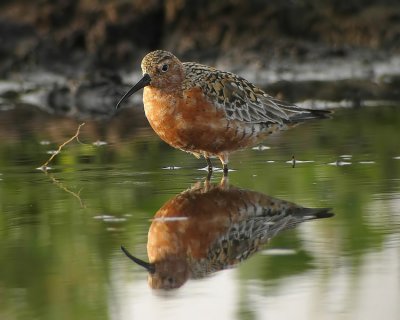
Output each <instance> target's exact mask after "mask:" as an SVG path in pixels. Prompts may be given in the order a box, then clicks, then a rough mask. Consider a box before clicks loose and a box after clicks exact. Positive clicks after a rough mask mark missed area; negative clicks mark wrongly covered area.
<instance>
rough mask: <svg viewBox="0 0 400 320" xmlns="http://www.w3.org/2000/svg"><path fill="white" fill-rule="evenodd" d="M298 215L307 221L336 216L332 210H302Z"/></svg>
mask: <svg viewBox="0 0 400 320" xmlns="http://www.w3.org/2000/svg"><path fill="white" fill-rule="evenodd" d="M297 214H299V215H301V216H303V217H304V219H305V220H314V219H324V218H330V217H333V216H334V215H335V214H334V213H333V212H332V209H331V208H302V210H300V212H297Z"/></svg>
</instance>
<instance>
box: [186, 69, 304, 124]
mask: <svg viewBox="0 0 400 320" xmlns="http://www.w3.org/2000/svg"><path fill="white" fill-rule="evenodd" d="M183 65H184V67H185V71H186V79H187V82H186V83H185V84H184V86H188V87H189V86H192V87H193V86H197V87H201V89H202V91H203V92H204V94H205V95H206V96H207V97H208V98H209V99H210V100H211V101H212V102H213V103H214V104H215V105H216V106H217V107H220V108H222V109H223V110H225V113H226V116H227V118H228V119H230V120H240V121H244V122H248V123H283V122H285V121H290V120H289V119H290V117H291V116H293V114H296V113H302V112H304V111H305V110H303V109H301V108H298V107H297V106H295V105H293V104H289V103H286V102H283V101H280V100H278V99H275V98H273V97H271V96H270V95H268V94H267V93H265V92H264V91H263V90H261V89H259V88H257V87H256V86H254V85H253V84H252V83H250V82H249V81H247V80H246V79H244V78H242V77H240V76H237V75H235V74H233V73H230V72H224V71H219V70H217V69H215V68H211V67H208V66H205V65H201V64H198V63H193V62H185V63H184V64H183Z"/></svg>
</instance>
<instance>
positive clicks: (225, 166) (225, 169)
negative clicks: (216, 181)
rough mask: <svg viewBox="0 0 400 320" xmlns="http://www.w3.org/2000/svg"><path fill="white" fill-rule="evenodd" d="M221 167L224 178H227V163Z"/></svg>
mask: <svg viewBox="0 0 400 320" xmlns="http://www.w3.org/2000/svg"><path fill="white" fill-rule="evenodd" d="M222 167H223V169H224V177H227V176H228V172H229V169H228V164H227V163H223V164H222Z"/></svg>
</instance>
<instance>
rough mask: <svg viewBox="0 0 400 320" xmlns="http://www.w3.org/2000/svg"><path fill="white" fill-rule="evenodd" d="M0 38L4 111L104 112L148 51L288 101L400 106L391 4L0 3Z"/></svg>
mask: <svg viewBox="0 0 400 320" xmlns="http://www.w3.org/2000/svg"><path fill="white" fill-rule="evenodd" d="M0 40H1V41H0V79H4V81H0V110H3V111H4V110H7V109H8V108H13V107H15V106H16V105H31V106H37V107H39V108H41V109H42V110H45V111H46V112H49V113H53V114H59V115H67V116H71V117H77V118H96V119H104V118H109V117H112V116H114V113H115V111H114V106H115V104H116V102H117V101H118V99H119V98H120V97H121V96H122V94H123V93H124V92H125V91H126V90H127V88H128V87H129V85H131V84H132V83H133V82H134V81H136V80H137V79H138V78H139V74H140V60H141V58H142V57H143V56H144V55H145V54H146V53H147V52H148V51H150V50H153V49H156V48H164V49H168V50H171V51H173V52H174V53H176V55H178V57H180V58H181V59H182V60H183V61H188V60H195V61H199V62H202V63H205V64H210V65H214V66H216V67H217V68H220V69H223V70H229V71H232V72H235V73H238V74H239V75H241V76H243V77H245V78H247V79H248V80H250V81H252V82H254V83H256V84H257V85H259V86H260V87H262V88H264V89H266V90H267V92H269V93H270V94H272V95H276V96H279V97H280V98H282V99H285V100H289V101H292V102H301V101H305V100H316V101H317V100H318V101H321V100H322V101H334V102H339V103H341V102H343V101H346V105H352V106H361V105H363V104H364V102H365V101H368V100H385V101H399V100H400V93H399V89H398V88H399V75H400V5H399V4H398V1H394V0H393V1H391V0H385V1H374V0H369V1H361V0H351V1H343V0H335V1H330V2H323V3H321V2H320V1H315V0H305V1H278V0H274V1H268V2H263V1H256V0H252V1H246V2H243V1H234V0H224V1H211V0H209V1H185V0H168V1H158V0H151V1H143V0H133V1H111V0H110V1H100V0H86V1H78V0H63V1H57V2H54V1H50V0H43V1H40V2H39V1H33V2H32V1H27V0H19V1H3V2H2V3H1V4H0ZM140 98H141V97H140V94H139V95H138V96H136V97H133V102H134V103H135V102H136V104H139V102H140ZM131 104H132V103H131ZM317 107H322V106H318V105H317Z"/></svg>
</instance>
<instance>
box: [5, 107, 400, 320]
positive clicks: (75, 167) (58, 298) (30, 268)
mask: <svg viewBox="0 0 400 320" xmlns="http://www.w3.org/2000/svg"><path fill="white" fill-rule="evenodd" d="M0 117H1V118H2V119H1V124H2V129H1V131H2V135H1V137H2V138H1V139H0V174H1V175H0V179H1V180H0V199H1V200H0V212H1V214H0V318H5V319H28V318H29V319H35V318H38V319H54V318H58V319H109V318H110V313H113V312H115V308H116V307H115V306H113V304H112V301H115V299H117V298H115V296H118V294H120V292H121V290H122V289H121V288H116V287H115V285H113V277H114V276H115V272H116V271H115V270H122V271H121V272H127V273H134V276H133V277H129V279H130V281H134V282H136V281H141V280H142V279H143V278H144V277H145V275H144V273H143V272H139V271H138V269H136V268H135V267H134V266H132V265H131V264H130V263H129V262H127V261H125V257H124V256H122V254H121V253H120V251H119V246H120V244H122V243H124V244H127V245H129V247H130V248H133V251H134V252H135V254H136V255H139V256H142V257H145V255H146V250H145V246H146V242H147V231H148V228H149V226H150V221H149V219H150V218H151V217H152V216H153V215H154V213H155V212H156V211H157V210H158V209H159V208H160V207H161V206H162V205H163V203H165V202H166V201H167V200H168V199H169V198H171V197H172V196H174V195H176V194H178V193H179V192H181V191H182V190H184V189H186V188H188V187H189V186H190V185H191V184H193V183H195V182H196V181H198V180H201V179H203V178H204V176H205V172H204V171H198V170H197V169H199V168H201V167H204V166H205V163H203V162H202V161H201V160H197V159H194V158H193V157H192V156H190V155H188V154H185V153H182V152H180V151H177V150H173V149H171V148H169V147H168V146H166V145H165V144H164V143H162V142H160V141H159V139H158V138H157V137H155V136H154V135H153V133H152V131H151V130H148V129H140V130H138V129H135V128H132V129H130V130H131V131H130V130H126V132H124V135H121V134H118V133H119V131H118V130H117V129H116V128H118V127H119V126H121V123H120V121H121V119H116V120H114V121H113V122H112V123H110V124H107V129H106V130H105V129H103V130H98V129H97V130H96V128H98V127H99V126H101V125H96V124H88V125H87V127H86V128H84V129H83V130H82V133H81V140H82V141H83V142H85V143H86V144H77V143H74V144H71V145H69V146H68V147H66V148H65V150H64V151H63V152H62V153H61V154H59V155H58V156H57V157H56V159H55V161H54V163H52V167H53V170H51V171H50V172H49V174H48V175H45V174H44V173H42V172H39V171H37V170H35V168H36V167H38V166H40V165H41V164H42V163H43V162H44V161H45V160H46V159H47V158H48V156H49V155H48V154H46V152H47V151H49V150H54V149H56V147H57V145H58V144H59V143H61V142H63V141H65V140H66V138H68V137H70V136H71V135H72V134H73V133H74V132H75V128H76V127H77V124H78V123H76V122H73V121H71V120H65V119H53V118H50V119H47V118H45V119H44V120H43V121H40V122H39V121H38V122H37V123H38V124H37V125H36V126H35V125H34V126H32V127H29V128H27V127H26V126H22V125H21V127H19V126H18V124H16V123H15V122H14V123H12V122H10V123H8V122H7V119H9V115H8V114H7V113H6V112H3V113H2V114H1V115H0ZM43 117H47V116H43ZM38 119H41V118H40V117H38V118H37V119H36V120H38ZM49 120H51V121H49ZM65 121H66V123H65ZM399 127H400V111H399V110H398V109H395V108H383V107H382V108H366V109H361V110H341V111H338V112H336V113H335V115H334V118H333V119H332V120H327V121H320V122H314V123H310V124H309V125H304V126H299V127H297V128H295V129H293V130H291V131H288V132H285V133H282V134H280V135H279V136H276V137H272V138H271V139H269V140H267V141H266V142H265V144H266V145H268V146H269V147H271V149H269V150H265V151H257V150H251V149H249V150H245V151H241V152H238V153H236V154H234V155H233V156H232V158H231V167H232V168H233V169H235V170H236V171H233V172H231V174H230V180H231V183H232V184H235V185H236V186H239V187H242V188H248V189H252V190H256V191H259V192H262V193H265V194H269V195H271V196H274V197H278V198H282V199H285V200H288V201H293V202H295V203H299V204H301V205H304V206H309V207H332V208H333V211H334V212H335V214H336V216H335V218H333V219H331V220H330V221H324V222H322V223H321V224H318V227H316V230H318V232H319V233H318V234H319V235H323V237H322V236H321V239H314V240H315V241H316V242H321V243H322V245H321V246H320V247H319V248H317V249H315V248H314V249H313V241H311V239H309V238H306V239H305V238H304V233H306V231H303V227H300V229H299V230H293V231H288V232H287V233H285V234H282V235H279V236H278V237H277V238H275V239H274V240H273V241H272V242H271V244H270V245H269V248H289V249H292V250H294V252H295V253H294V254H290V255H285V256H273V255H272V256H270V255H264V254H258V255H256V256H254V257H253V258H251V259H249V260H248V261H246V262H245V263H244V264H242V265H240V267H239V268H238V273H237V276H238V279H237V281H238V285H239V290H240V294H239V296H240V299H241V303H240V304H239V306H235V308H238V314H239V315H241V316H243V318H252V316H251V314H252V310H251V309H250V310H249V309H246V305H247V303H246V299H248V294H249V293H248V291H247V290H248V288H247V287H246V283H248V282H249V281H254V280H255V281H257V283H262V284H263V287H264V288H265V290H267V292H269V294H273V292H275V290H276V288H279V286H280V284H281V283H282V282H283V281H284V280H285V279H287V278H288V277H290V276H294V275H299V274H306V273H307V272H308V271H310V270H318V271H319V272H321V273H323V274H324V275H325V277H324V278H323V279H325V280H324V281H329V279H330V276H331V275H333V274H334V272H335V266H334V265H330V264H329V262H331V261H336V260H339V261H344V262H343V263H344V264H345V265H347V266H349V267H351V268H352V270H353V278H352V281H353V283H354V285H355V284H356V282H357V277H358V276H357V275H358V271H359V270H360V268H362V265H363V257H364V256H365V254H366V253H368V252H373V251H377V250H380V248H382V247H383V246H384V243H385V240H386V239H387V237H388V236H389V235H392V234H395V233H397V232H399V229H400V228H399V220H398V219H399V217H398V215H395V213H394V211H393V210H394V209H393V206H392V205H391V204H390V202H391V201H394V200H395V199H398V198H399V194H400V186H399V181H400V160H397V159H394V158H395V157H398V156H400V139H398V134H399ZM7 132H8V134H6V133H7ZM60 132H61V133H60ZM99 132H101V133H99ZM98 139H101V140H105V141H107V142H108V144H107V145H104V146H99V147H94V146H92V145H90V144H91V143H92V142H95V141H96V140H98ZM43 140H49V141H50V145H47V144H41V143H40V142H41V141H43ZM88 144H89V145H88ZM292 154H294V155H295V157H296V159H297V160H309V161H314V162H306V163H300V162H299V163H298V164H297V166H296V168H294V169H292V168H291V165H290V163H286V161H287V160H290V158H291V156H292ZM346 154H347V155H351V157H350V158H346V157H341V155H346ZM337 160H341V161H344V162H351V164H350V165H343V166H336V165H329V163H335V162H336V161H337ZM267 161H274V162H270V163H268V162H267ZM363 161H367V163H360V162H363ZM216 163H217V162H216ZM171 166H175V167H181V169H176V170H165V169H163V168H166V167H171ZM219 179H220V173H215V175H214V177H213V181H214V182H216V181H218V180H219ZM67 190H68V191H70V192H68V191H67ZM71 192H72V193H71ZM77 195H79V197H80V199H78V197H77ZM396 245H397V246H398V245H399V244H398V243H396ZM321 256H322V257H324V258H323V259H321ZM324 259H325V260H324ZM194 299H195V298H194Z"/></svg>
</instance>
